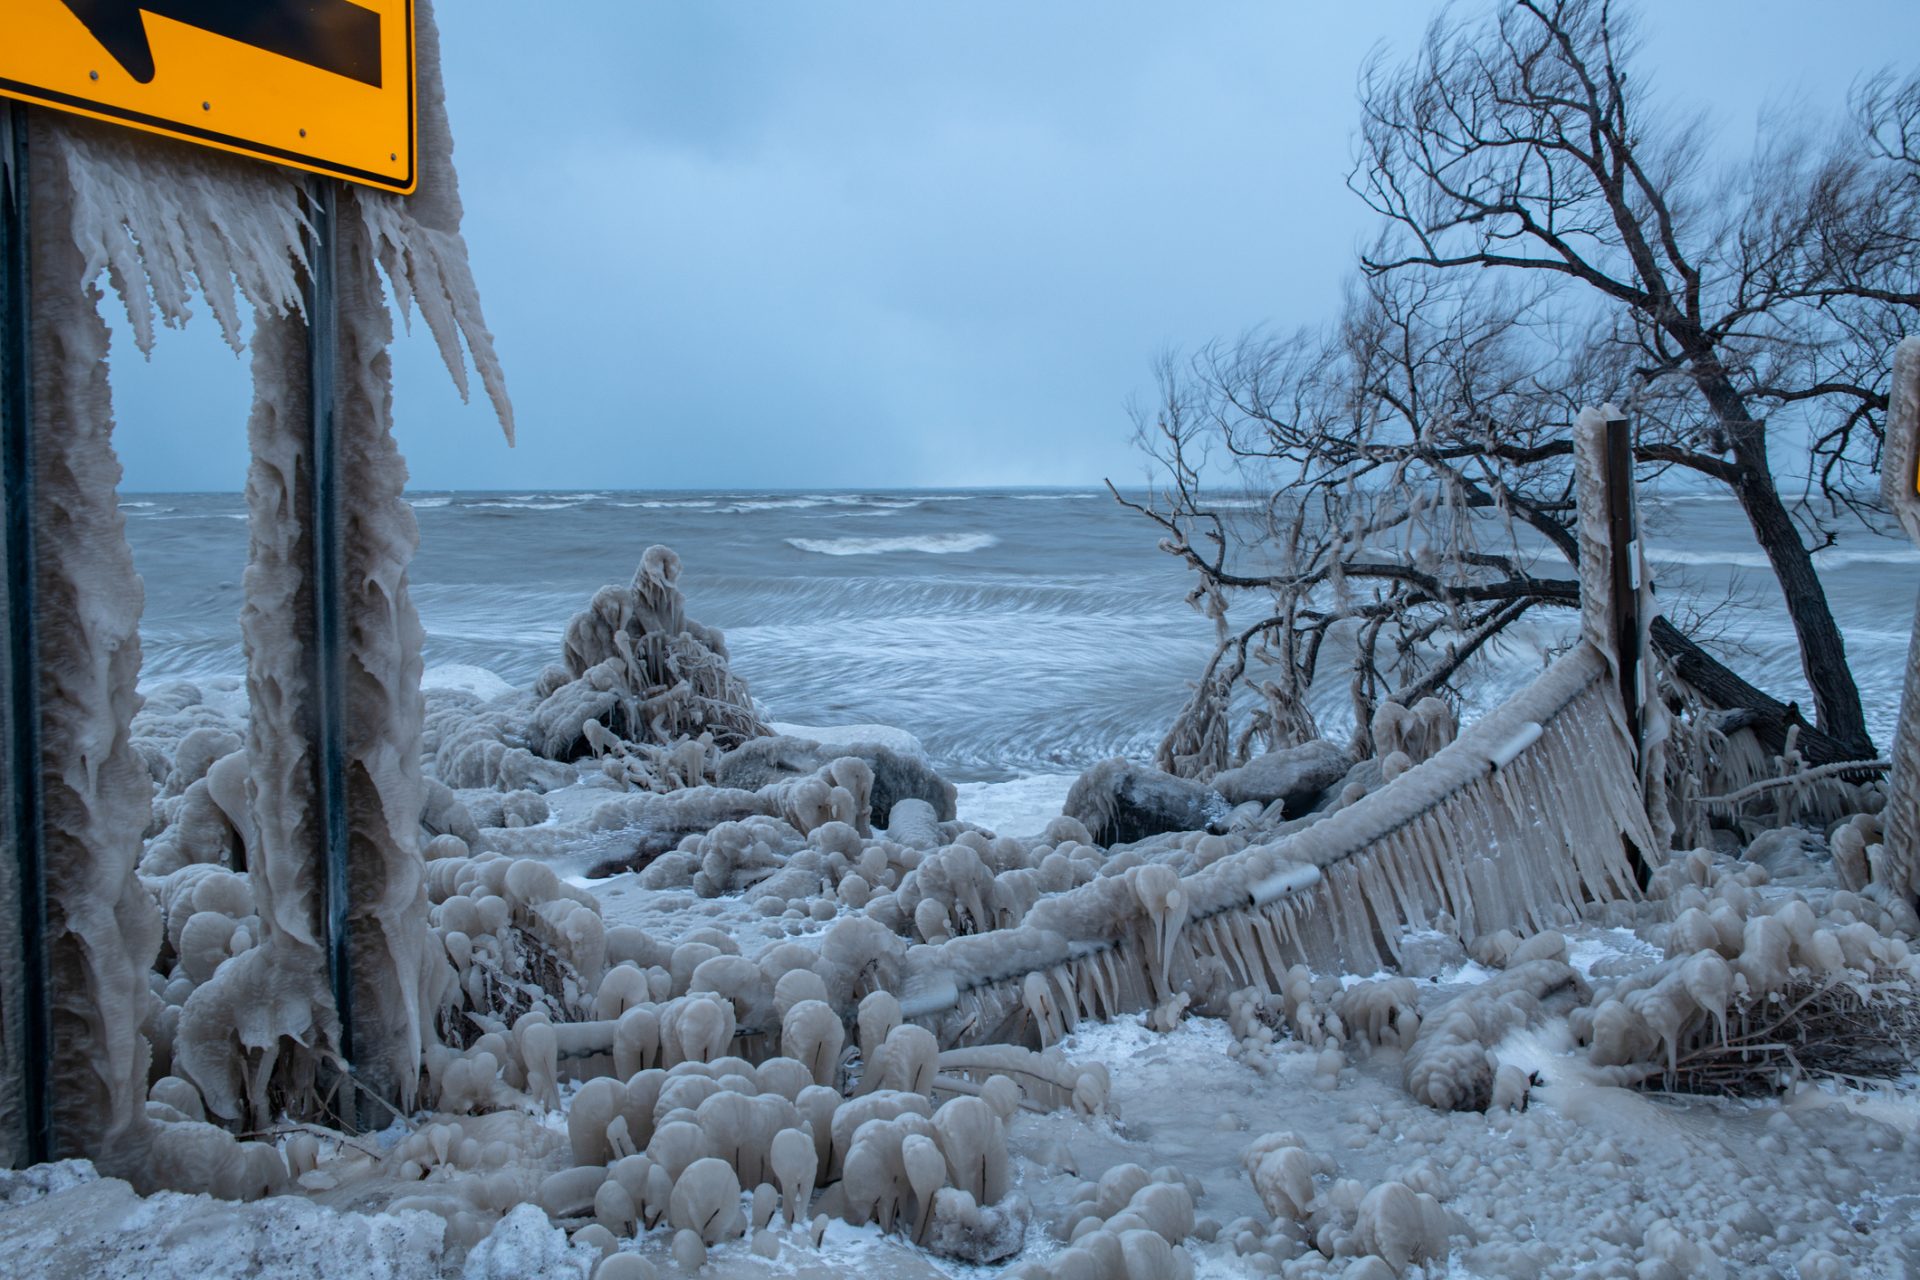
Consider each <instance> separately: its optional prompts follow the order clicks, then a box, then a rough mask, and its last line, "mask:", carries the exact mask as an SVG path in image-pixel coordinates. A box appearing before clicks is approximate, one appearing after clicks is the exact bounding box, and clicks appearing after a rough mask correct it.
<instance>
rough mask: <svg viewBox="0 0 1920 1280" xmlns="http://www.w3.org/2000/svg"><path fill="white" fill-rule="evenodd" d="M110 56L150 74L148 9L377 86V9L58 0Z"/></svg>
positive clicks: (279, 2) (294, 3)
mask: <svg viewBox="0 0 1920 1280" xmlns="http://www.w3.org/2000/svg"><path fill="white" fill-rule="evenodd" d="M61 3H63V4H65V5H66V6H67V8H69V9H71V10H73V16H74V17H76V18H78V19H80V21H81V22H82V23H84V24H86V28H87V30H88V31H90V32H92V33H93V38H94V39H95V40H98V41H99V42H100V43H101V45H102V46H104V47H105V48H106V51H107V52H108V53H109V54H111V55H112V56H113V60H114V61H115V62H118V63H119V64H120V65H121V66H122V67H123V68H125V69H126V72H127V74H128V75H130V76H132V77H133V78H134V79H135V80H137V81H139V82H140V83H141V84H148V83H151V82H152V80H153V48H152V46H151V45H149V44H148V43H147V24H146V20H145V19H144V18H142V17H141V12H142V11H143V10H144V11H145V12H147V13H152V14H157V15H158V16H160V17H162V18H172V19H173V20H174V21H175V22H181V23H185V24H186V25H187V26H190V27H198V28H199V29H200V30H202V31H208V32H212V33H213V34H214V35H216V36H224V37H226V38H227V39H229V40H237V41H239V42H240V43H241V44H244V45H250V46H252V47H253V48H256V49H264V50H265V51H266V52H268V53H277V54H279V55H280V56H281V57H283V58H292V59H293V60H294V61H296V62H304V63H306V64H307V65H308V66H312V67H318V68H320V69H321V70H322V71H331V72H333V74H335V75H337V76H345V77H346V78H347V79H349V80H358V81H359V82H360V83H362V84H369V85H372V86H373V87H374V88H376V89H378V88H379V87H380V15H379V14H377V13H375V12H374V11H373V10H371V9H362V8H361V7H360V6H359V5H357V4H350V3H348V0H61Z"/></svg>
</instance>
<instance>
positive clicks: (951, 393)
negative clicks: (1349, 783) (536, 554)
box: [115, 0, 1920, 488]
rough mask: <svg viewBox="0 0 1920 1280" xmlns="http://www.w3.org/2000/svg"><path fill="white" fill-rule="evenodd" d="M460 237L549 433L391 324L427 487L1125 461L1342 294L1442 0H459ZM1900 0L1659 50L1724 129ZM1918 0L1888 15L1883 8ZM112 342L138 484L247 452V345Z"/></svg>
mask: <svg viewBox="0 0 1920 1280" xmlns="http://www.w3.org/2000/svg"><path fill="white" fill-rule="evenodd" d="M439 7H440V20H441V24H442V27H443V34H444V37H445V45H446V58H447V78H448V82H449V95H450V99H451V103H450V105H451V109H452V112H453V120H454V130H455V135H456V140H457V147H458V150H457V161H458V164H459V167H460V172H461V178H462V183H463V188H464V192H465V195H466V200H467V209H468V221H467V232H468V239H469V242H470V244H471V246H472V250H473V256H474V261H475V267H476V269H477V271H478V274H479V276H480V280H481V284H482V288H483V290H484V292H485V295H486V299H487V308H488V317H489V320H490V322H491V324H492V327H493V329H494V330H495V332H496V334H497V335H498V337H499V340H500V347H501V350H502V352H503V354H504V356H505V358H506V360H507V362H508V372H509V377H510V380H511V385H512V387H513V391H514V397H515V401H516V403H517V406H518V408H519V413H520V422H521V443H520V445H519V447H518V448H517V449H514V450H509V449H507V448H506V446H505V445H504V443H503V442H502V441H501V440H500V437H499V433H498V431H497V430H496V429H495V428H494V427H493V425H492V423H491V420H490V418H489V416H488V414H487V412H486V411H485V409H484V408H483V407H482V406H478V405H476V406H472V407H466V408H463V407H462V406H461V405H460V403H459V401H458V400H457V398H456V397H455V395H454V393H453V391H452V389H451V387H450V386H449V384H448V382H447V380H446V376H445V374H444V373H443V372H442V371H441V370H440V369H439V368H438V367H437V365H436V362H435V357H434V354H433V352H432V349H431V344H430V343H428V342H426V341H424V339H423V335H416V336H414V337H412V338H409V339H407V340H404V341H403V342H402V343H401V344H400V347H399V349H398V351H397V353H396V381H397V390H396V401H397V411H398V414H399V422H400V431H401V436H402V444H403V447H404V448H405V449H406V451H407V453H408V455H409V459H410V462H411V466H412V471H413V475H414V480H415V483H416V484H418V485H420V486H422V487H488V488H500V487H509V488H511V487H579V488H587V487H611V486H621V487H627V486H632V487H666V486H731V485H738V486H778V485H800V486H822V485H842V486H863V485H872V486H885V485H969V484H1023V483H1024V484H1045V483H1058V484H1068V483H1085V482H1091V481H1095V480H1098V479H1099V478H1100V477H1102V476H1107V475H1111V476H1114V477H1116V478H1118V479H1122V480H1127V479H1133V478H1136V477H1137V476H1138V475H1139V473H1140V466H1139V461H1138V459H1137V458H1136V457H1135V456H1134V455H1133V453H1132V452H1131V450H1130V449H1129V447H1128V445H1127V442H1126V437H1127V434H1128V427H1127V421H1126V416H1125V412H1124V409H1123V402H1124V400H1125V398H1126V396H1127V394H1128V393H1129V392H1130V391H1134V390H1138V389H1143V388H1144V386H1145V384H1146V381H1147V377H1146V370H1147V362H1148V360H1149V359H1150V358H1151V357H1152V355H1153V354H1154V352H1155V351H1156V350H1158V349H1159V348H1161V347H1163V346H1165V345H1167V344H1170V343H1190V342H1194V341H1199V340H1204V339H1205V338H1207V337H1210V336H1214V335H1219V334H1231V333H1234V332H1237V331H1239V330H1241V329H1243V328H1246V327H1248V326H1252V325H1256V324H1261V323H1272V324H1276V325H1280V326H1288V327H1290V326H1292V325H1295V324H1299V323H1303V322H1308V321H1311V320H1314V319H1317V318H1319V317H1323V316H1325V315H1327V314H1328V313H1329V312H1330V311H1331V309H1332V308H1333V306H1334V305H1335V304H1336V302H1337V300H1338V292H1339V288H1340V281H1341V278H1342V277H1343V275H1344V274H1345V272H1346V271H1347V269H1348V264H1349V263H1350V261H1351V258H1352V252H1353V249H1354V247H1355V245H1356V244H1357V243H1358V242H1359V241H1361V240H1362V239H1364V238H1365V237H1366V236H1367V234H1368V231H1369V223H1368V222H1367V220H1366V218H1365V216H1364V213H1365V211H1364V210H1363V209H1361V208H1360V206H1359V204H1358V202H1357V201H1356V200H1354V198H1353V197H1352V196H1350V195H1349V194H1348V193H1347V192H1346V190H1345V189H1344V187H1343V185H1342V180H1343V178H1344V175H1345V172H1346V166H1347V157H1348V151H1349V141H1348V140H1349V135H1350V131H1351V128H1352V124H1353V120H1354V104H1353V85H1354V76H1355V72H1356V70H1357V68H1358V66H1359V64H1360V62H1361V60H1362V58H1363V57H1364V56H1365V55H1366V53H1367V51H1368V49H1369V48H1370V47H1372V46H1373V45H1374V44H1375V43H1376V42H1378V41H1383V40H1384V41H1386V42H1388V43H1389V44H1391V45H1392V46H1394V47H1395V48H1398V49H1406V48H1409V47H1410V46H1411V45H1412V44H1413V43H1414V42H1415V41H1416V40H1417V39H1418V38H1419V35H1420V32H1421V30H1422V28H1423V27H1424V24H1425V22H1426V20H1427V18H1428V16H1429V13H1430V10H1429V8H1428V6H1426V5H1424V4H1375V5H1350V6H1326V5H1315V6H1299V5H1280V4H1274V3H1261V2H1256V0H1213V2H1210V3H1207V4H1203V5H1167V4H1148V3H1132V2H1128V3H1100V4H1095V3H1091V2H1090V0H1089V2H1086V3H1056V4H1044V5H1035V4H1031V3H1010V2H1006V0H995V2H992V3H969V4H959V3H927V4H918V3H916V4H902V3H897V2H886V0H866V2H863V3H853V2H851V0H844V2H839V3H810V4H804V5H801V4H783V5H760V4H753V5H749V4H745V3H732V2H727V0H713V2H709V3H691V2H687V3H669V2H666V0H659V2H655V3H646V4H624V3H622V4H616V3H611V2H604V3H602V2H595V3H586V2H575V3H566V4H539V5H535V4H528V3H525V0H442V2H441V4H440V6H439ZM1907 10H1908V6H1907V5H1905V4H1903V3H1899V2H1898V0H1888V2H1886V3H1872V4H1867V3H1860V4H1855V5H1843V6H1836V7H1833V8H1830V9H1829V10H1827V11H1825V12H1824V13H1822V14H1820V15H1816V14H1815V13H1814V12H1813V11H1811V10H1809V9H1808V8H1806V7H1805V6H1804V5H1801V4H1793V3H1785V2H1784V0H1772V2H1769V3H1758V4H1754V3H1744V4H1734V3H1732V2H1731V0H1713V2H1712V3H1699V4H1688V5H1685V6H1674V5H1665V6H1658V7H1656V8H1650V9H1649V10H1648V14H1647V29H1648V50H1647V53H1648V65H1649V67H1650V70H1651V71H1652V73H1653V74H1654V75H1655V76H1657V77H1658V78H1659V79H1660V81H1661V83H1662V84H1663V85H1665V86H1666V87H1667V96H1668V97H1669V98H1670V99H1671V100H1672V101H1674V102H1675V103H1676V104H1677V105H1681V106H1684V107H1690V108H1707V109H1711V110H1712V111H1713V112H1714V113H1715V117H1716V119H1717V120H1719V121H1720V123H1721V125H1722V133H1723V137H1724V139H1725V141H1726V144H1727V145H1728V147H1729V148H1740V149H1744V147H1745V146H1746V145H1747V144H1748V143H1749V142H1750V141H1751V138H1752V135H1753V130H1754V128H1755V123H1756V119H1757V118H1758V117H1757V112H1758V111H1759V110H1760V108H1761V106H1762V105H1763V104H1764V103H1766V102H1768V101H1776V102H1777V101H1781V100H1783V97H1784V98H1785V99H1787V100H1792V101H1804V103H1805V105H1806V106H1808V107H1809V108H1811V109H1818V110H1826V109H1831V107H1832V106H1834V105H1835V104H1837V103H1838V101H1839V100H1840V99H1841V97H1842V95H1843V94H1844V91H1845V87H1846V85H1847V83H1848V82H1849V80H1850V79H1851V78H1852V77H1853V76H1854V75H1855V74H1858V73H1859V72H1860V71H1861V70H1863V69H1865V68H1866V67H1868V66H1870V65H1872V61H1873V60H1872V58H1871V56H1863V53H1862V43H1861V42H1862V40H1863V38H1864V39H1865V48H1866V50H1867V51H1869V53H1871V51H1872V50H1876V49H1883V48H1884V49H1891V48H1896V47H1905V48H1912V47H1915V46H1916V41H1915V39H1914V36H1915V35H1916V34H1920V19H1916V18H1915V17H1914V16H1912V15H1911V14H1910V13H1909V12H1908V11H1907ZM1876 27H1879V28H1886V29H1888V30H1898V31H1900V32H1901V33H1902V35H1901V38H1899V39H1898V40H1890V41H1882V40H1880V39H1878V38H1875V37H1873V35H1872V33H1873V31H1874V30H1875V29H1876ZM131 352H132V348H131V344H130V343H127V342H125V341H122V342H121V343H120V344H119V346H118V347H117V355H116V363H115V381H116V387H117V399H118V405H119V409H118V416H119V418H120V422H121V428H120V435H119V441H120V444H121V448H122V453H123V455H124V457H125V459H126V463H127V471H128V475H127V483H128V487H129V488H233V487H237V486H238V485H239V484H240V482H241V480H242V478H243V476H244V469H245V434H244V421H243V420H244V413H245V406H246V399H247V389H246V379H245V364H244V361H236V360H235V359H234V358H233V357H232V355H231V354H230V353H228V352H227V351H226V350H225V349H224V348H223V347H221V346H220V345H219V343H218V341H217V339H216V338H214V336H213V335H212V333H211V330H210V329H207V328H204V327H201V328H197V329H195V330H193V331H189V332H188V333H185V334H179V335H172V334H169V335H167V336H166V337H165V339H163V341H162V343H161V344H160V348H159V350H158V352H157V353H156V356H155V359H154V361H153V363H151V364H150V365H142V364H140V363H139V362H138V360H137V357H136V356H134V355H133V354H131Z"/></svg>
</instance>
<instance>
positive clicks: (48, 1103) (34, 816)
mask: <svg viewBox="0 0 1920 1280" xmlns="http://www.w3.org/2000/svg"><path fill="white" fill-rule="evenodd" d="M26 116H27V113H26V109H25V108H24V107H22V106H20V105H19V104H18V103H11V102H7V103H0V544H4V545H3V546H0V549H3V550H4V551H5V554H6V575H5V579H4V586H0V627H3V628H4V631H5V635H4V643H3V644H0V801H3V802H4V803H0V890H4V892H0V909H5V910H7V911H9V912H10V915H9V918H8V919H6V920H5V921H4V922H0V939H5V940H7V941H8V942H11V943H12V944H13V945H11V946H0V1073H3V1074H4V1078H3V1079H0V1096H3V1097H9V1098H11V1100H12V1102H13V1105H12V1106H11V1107H10V1108H8V1111H9V1112H10V1114H8V1115H7V1116H6V1117H5V1118H6V1120H7V1121H8V1124H7V1130H6V1132H4V1133H0V1154H3V1155H6V1156H10V1157H11V1159H10V1161H9V1163H35V1162H38V1161H42V1160H45V1159H47V1158H48V1155H49V1154H50V1151H51V1147H52V1142H51V1138H52V1134H51V1129H52V1116H53V1110H52V1096H51V1094H50V1092H49V1090H48V1079H47V1077H48V1067H49V1064H50V1060H51V1059H50V1054H51V1047H52V1046H51V1041H50V1035H49V1027H50V1024H51V1012H50V1008H49V1005H48V992H47V951H46V930H47V899H46V874H45V870H46V868H45V860H44V848H45V846H44V841H43V840H42V833H41V829H40V722H39V707H38V704H39V696H38V687H37V684H38V680H39V668H38V663H37V661H36V651H37V650H36V642H35V641H36V637H35V626H34V610H33V594H34V563H35V560H34V554H33V416H32V415H33V401H32V399H31V395H30V392H31V387H32V351H31V348H30V346H29V330H28V308H27V286H28V281H27V119H26Z"/></svg>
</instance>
